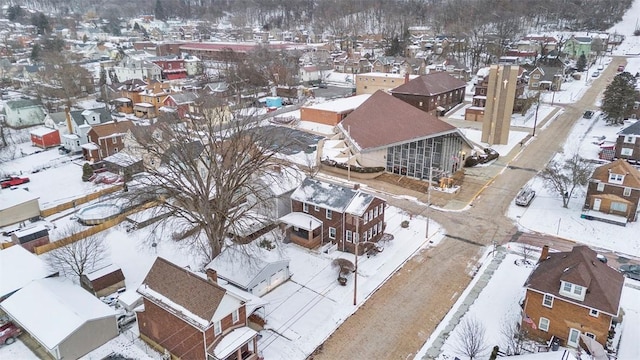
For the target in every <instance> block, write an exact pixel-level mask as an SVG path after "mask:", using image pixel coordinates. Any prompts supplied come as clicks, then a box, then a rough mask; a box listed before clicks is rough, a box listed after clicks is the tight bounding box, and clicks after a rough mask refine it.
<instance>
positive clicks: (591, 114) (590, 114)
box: [582, 110, 593, 119]
mask: <svg viewBox="0 0 640 360" xmlns="http://www.w3.org/2000/svg"><path fill="white" fill-rule="evenodd" d="M582 117H583V118H585V119H591V118H592V117H593V111H591V110H587V111H585V112H584V115H582Z"/></svg>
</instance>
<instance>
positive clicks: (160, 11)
mask: <svg viewBox="0 0 640 360" xmlns="http://www.w3.org/2000/svg"><path fill="white" fill-rule="evenodd" d="M155 16H156V19H157V20H162V21H165V20H167V14H165V12H164V8H163V7H162V2H161V1H160V0H156V11H155Z"/></svg>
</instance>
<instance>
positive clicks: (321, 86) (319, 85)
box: [318, 83, 327, 89]
mask: <svg viewBox="0 0 640 360" xmlns="http://www.w3.org/2000/svg"><path fill="white" fill-rule="evenodd" d="M318 88H320V89H326V88H327V84H325V83H320V84H318Z"/></svg>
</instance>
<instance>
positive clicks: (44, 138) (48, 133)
mask: <svg viewBox="0 0 640 360" xmlns="http://www.w3.org/2000/svg"><path fill="white" fill-rule="evenodd" d="M29 134H30V135H31V143H32V144H33V145H35V146H37V147H40V148H43V149H47V148H50V147H54V146H58V145H60V132H58V129H51V128H48V127H39V128H37V129H35V130H31V132H30V133H29Z"/></svg>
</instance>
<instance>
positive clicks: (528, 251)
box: [520, 243, 536, 265]
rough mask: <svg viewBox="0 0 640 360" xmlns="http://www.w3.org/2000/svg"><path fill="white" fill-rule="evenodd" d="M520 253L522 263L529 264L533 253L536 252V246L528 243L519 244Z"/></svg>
mask: <svg viewBox="0 0 640 360" xmlns="http://www.w3.org/2000/svg"><path fill="white" fill-rule="evenodd" d="M520 245H521V246H520V255H521V256H522V264H524V265H529V264H531V261H529V260H531V259H533V254H534V253H535V252H536V248H535V247H533V246H531V245H528V244H524V243H522V244H520Z"/></svg>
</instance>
